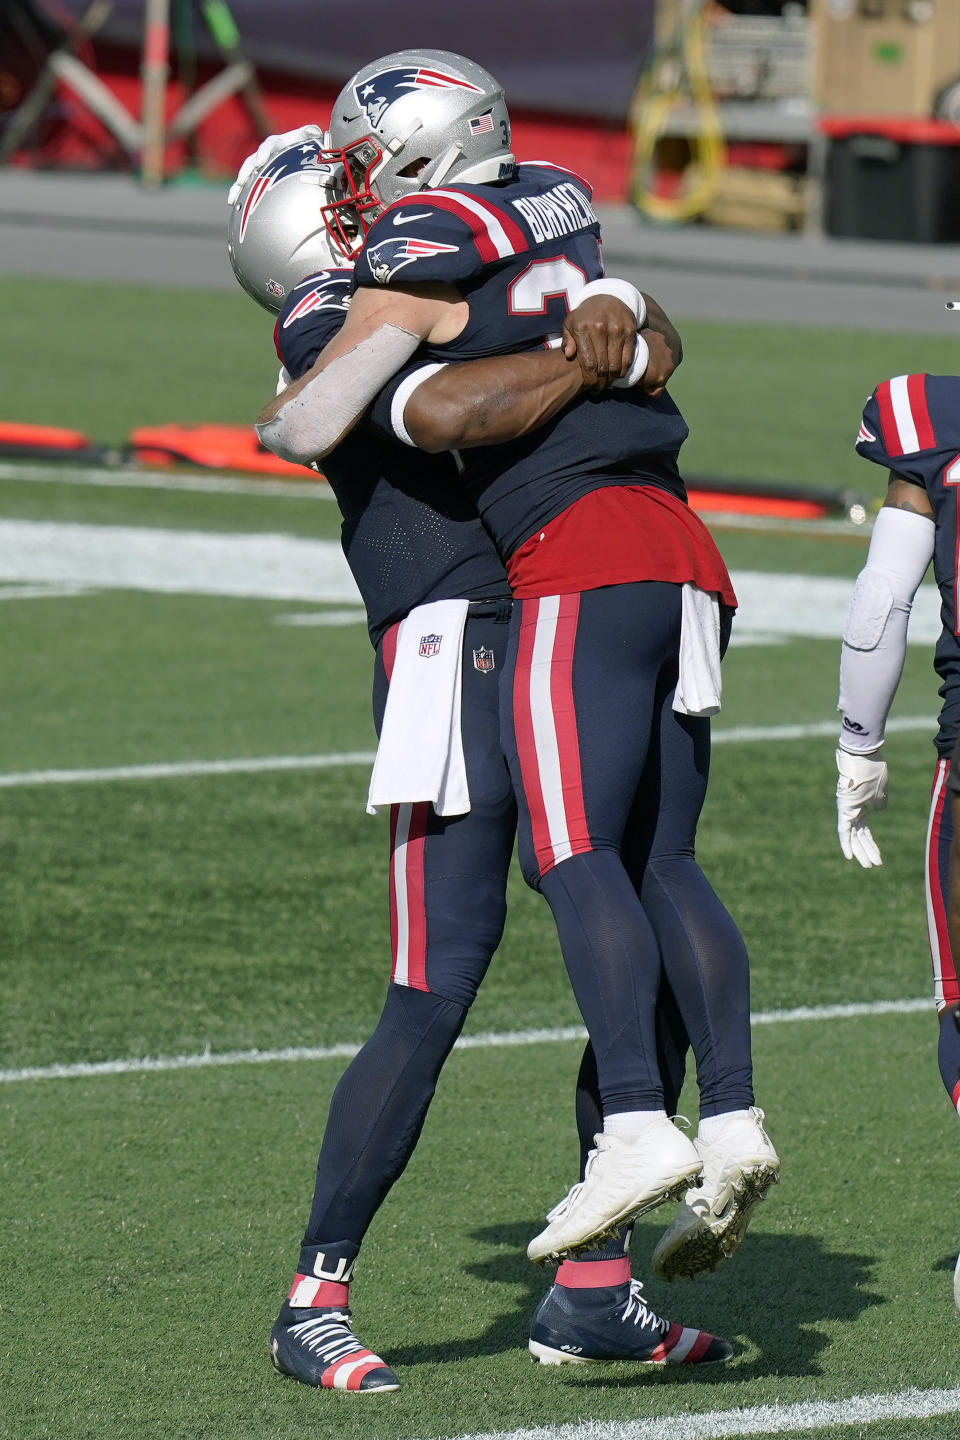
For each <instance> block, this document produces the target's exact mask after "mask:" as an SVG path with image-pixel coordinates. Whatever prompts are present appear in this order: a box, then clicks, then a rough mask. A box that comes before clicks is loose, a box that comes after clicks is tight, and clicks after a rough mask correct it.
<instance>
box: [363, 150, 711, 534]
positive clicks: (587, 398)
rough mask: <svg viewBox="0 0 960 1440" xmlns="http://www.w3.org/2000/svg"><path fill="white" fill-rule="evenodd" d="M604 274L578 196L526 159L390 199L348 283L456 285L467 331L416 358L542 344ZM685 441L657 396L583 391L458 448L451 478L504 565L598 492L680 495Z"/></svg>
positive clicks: (564, 174) (567, 181)
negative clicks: (505, 174) (527, 423)
mask: <svg viewBox="0 0 960 1440" xmlns="http://www.w3.org/2000/svg"><path fill="white" fill-rule="evenodd" d="M602 273H603V267H602V263H601V258H600V230H599V224H598V222H597V218H596V216H595V214H594V212H593V210H592V208H591V205H590V187H589V186H588V185H587V184H586V182H585V181H583V180H581V179H580V178H579V177H578V176H576V175H574V174H572V172H570V171H568V170H563V169H560V168H559V167H557V166H552V165H547V164H540V163H534V164H525V165H520V166H519V167H518V169H517V175H516V178H515V179H513V180H508V181H505V182H501V183H497V184H492V185H461V186H450V187H449V188H446V189H440V190H429V191H423V192H422V193H420V194H418V195H411V196H405V197H404V198H403V199H402V200H400V201H397V202H396V203H395V204H394V205H392V206H391V207H390V208H389V209H388V210H387V211H385V212H384V214H383V215H382V216H381V217H380V219H379V220H378V221H377V223H376V224H375V225H374V226H373V227H372V229H371V230H370V233H369V235H368V236H367V241H366V244H365V246H364V249H363V253H362V254H361V256H360V259H359V260H358V262H357V268H356V273H355V280H356V283H357V284H358V285H365V286H375V285H391V284H396V285H416V284H425V283H436V282H440V281H442V282H446V283H448V284H451V285H454V286H456V288H457V289H458V290H459V292H460V293H461V294H462V295H463V297H464V298H465V299H466V300H467V301H468V302H469V306H470V316H469V320H468V322H467V324H466V327H465V328H464V330H463V331H462V332H461V334H460V335H458V336H457V337H456V339H455V340H451V341H449V342H448V343H447V344H444V345H425V346H423V347H422V348H421V350H420V351H419V352H418V359H420V360H421V361H422V360H424V359H425V360H429V361H453V360H470V359H477V358H479V357H481V356H485V355H492V354H507V353H514V352H518V351H523V350H530V349H532V348H534V347H536V346H538V345H543V344H544V342H545V340H546V339H547V337H549V336H550V335H552V334H556V333H558V332H559V331H560V329H561V327H562V325H563V320H564V317H565V316H566V314H567V312H568V310H569V309H570V308H571V306H572V305H574V304H576V300H577V296H578V295H579V293H580V291H581V290H582V289H583V286H584V285H585V284H586V283H587V282H588V281H590V280H594V279H598V278H599V277H600V276H601V275H602ZM397 383H398V382H396V381H395V382H394V384H393V386H392V387H391V391H390V394H391V395H392V394H393V393H395V390H396V387H397ZM377 413H378V415H380V417H381V418H382V419H383V420H384V421H385V420H386V416H385V412H384V411H382V410H378V412H377ZM686 436H687V427H686V424H685V422H684V419H683V416H682V415H681V414H680V412H679V410H678V409H677V407H676V405H674V403H673V401H672V400H671V399H670V397H669V396H668V395H666V394H664V395H660V396H658V397H657V398H656V399H651V397H650V396H648V395H645V394H643V393H642V392H640V391H637V390H610V391H605V392H603V393H601V394H599V395H584V396H582V397H581V398H580V399H578V400H577V401H575V402H574V403H573V404H572V405H570V406H568V407H567V409H566V410H564V411H563V412H562V413H561V414H560V415H558V416H557V417H556V418H555V419H554V420H552V421H550V422H548V424H547V425H545V426H542V427H541V428H540V429H538V430H536V431H535V432H534V433H533V434H531V435H528V436H526V437H524V438H522V439H520V440H517V441H512V442H510V443H508V444H504V445H498V446H496V447H495V448H487V449H475V450H468V451H464V453H463V455H462V457H461V458H462V461H463V464H464V470H463V474H462V479H463V481H464V483H465V485H466V487H467V489H468V490H469V492H470V494H471V496H472V497H473V499H474V501H475V502H476V504H477V507H478V509H479V511H480V513H481V514H482V516H483V519H484V523H485V524H486V525H487V528H488V529H489V531H490V533H491V534H492V536H493V538H494V540H495V541H496V544H497V548H498V549H499V551H500V553H501V554H502V555H503V556H509V555H511V554H512V553H513V551H514V550H515V549H516V548H517V547H518V546H519V545H520V544H521V543H522V542H523V541H524V540H525V539H526V538H527V537H528V536H529V535H531V534H532V533H533V532H534V531H536V530H537V529H538V528H539V527H540V526H541V525H543V524H545V523H546V522H547V521H548V520H552V519H553V518H554V517H555V516H556V515H558V514H559V513H560V512H561V511H562V510H565V509H567V507H568V506H569V505H571V504H573V502H574V501H575V500H578V499H580V497H581V496H583V495H585V494H587V493H588V492H589V491H591V490H596V489H599V488H601V487H602V486H604V485H617V484H630V485H636V484H637V483H649V484H653V485H659V486H662V487H663V488H664V489H668V490H670V491H671V492H672V493H673V494H675V495H678V496H679V497H680V498H681V499H684V498H685V493H684V488H683V482H682V481H681V479H680V475H679V471H678V469H677V455H678V453H679V450H680V446H681V445H682V444H683V441H684V440H685V439H686Z"/></svg>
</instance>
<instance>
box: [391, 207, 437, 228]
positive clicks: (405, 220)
mask: <svg viewBox="0 0 960 1440" xmlns="http://www.w3.org/2000/svg"><path fill="white" fill-rule="evenodd" d="M432 214H433V211H432V210H418V211H417V213H416V215H394V217H393V223H394V225H409V224H410V222H411V221H412V220H429V219H430V217H431V215H432Z"/></svg>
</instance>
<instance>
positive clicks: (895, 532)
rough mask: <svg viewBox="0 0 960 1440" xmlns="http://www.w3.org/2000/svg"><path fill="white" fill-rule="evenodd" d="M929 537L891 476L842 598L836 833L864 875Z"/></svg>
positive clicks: (926, 523)
mask: <svg viewBox="0 0 960 1440" xmlns="http://www.w3.org/2000/svg"><path fill="white" fill-rule="evenodd" d="M934 535H935V528H934V515H933V508H932V506H931V504H930V500H929V498H928V496H927V493H926V491H925V490H924V489H923V487H922V486H920V485H916V484H914V483H913V482H912V481H910V480H906V479H904V477H903V476H901V475H897V474H894V473H891V475H890V483H889V485H888V488H887V497H886V499H885V501H884V503H883V507H882V509H881V510H880V513H879V514H878V516H877V519H876V523H875V525H874V528H873V535H872V537H871V540H870V549H869V551H868V552H867V563H866V565H865V566H864V568H863V570H861V572H860V574H859V575H858V577H857V581H856V584H855V586H854V590H853V594H852V596H851V598H850V606H849V609H848V611H847V618H846V621H845V622H844V627H843V645H842V647H841V651H840V696H839V700H838V702H837V708H838V709H839V710H840V712H841V715H842V724H841V730H840V740H839V745H838V749H837V757H836V758H837V771H838V780H837V833H838V835H839V839H840V847H841V849H842V850H843V853H844V855H845V856H846V858H847V859H848V860H852V859H856V860H857V861H859V863H860V864H861V865H862V866H863V868H864V869H865V870H868V869H870V868H871V866H873V865H880V864H881V863H882V862H881V857H880V851H879V849H878V848H877V845H876V842H875V841H874V839H873V836H872V835H871V833H870V829H869V827H868V825H867V823H866V822H867V816H868V815H869V812H870V811H871V810H882V809H883V808H884V807H885V805H886V803H887V778H888V777H887V766H886V763H885V761H884V759H883V753H882V752H883V737H884V729H885V727H886V722H887V716H888V715H889V713H890V707H891V705H892V704H893V698H894V696H895V694H896V692H897V686H898V685H899V683H900V676H901V674H902V672H903V664H904V660H905V658H906V652H907V624H908V621H909V619H910V610H911V607H912V605H913V600H914V596H915V595H916V593H917V590H918V589H919V587H920V582H921V581H922V579H923V577H924V574H925V573H926V570H927V567H928V565H929V564H930V561H931V559H932V558H933V543H934Z"/></svg>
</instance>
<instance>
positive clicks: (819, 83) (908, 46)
mask: <svg viewBox="0 0 960 1440" xmlns="http://www.w3.org/2000/svg"><path fill="white" fill-rule="evenodd" d="M810 20H811V23H812V26H813V42H814V44H813V49H814V100H815V104H816V105H817V107H818V108H819V110H820V111H821V113H823V114H826V115H833V114H848V115H849V114H861V115H902V116H910V117H916V118H918V119H919V118H926V117H930V116H932V115H933V112H934V104H935V101H936V98H937V96H938V94H939V93H940V91H941V90H943V89H944V88H945V87H946V86H947V85H949V84H951V83H952V82H953V81H955V80H960V0H810Z"/></svg>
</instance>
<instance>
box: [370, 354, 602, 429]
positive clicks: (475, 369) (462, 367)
mask: <svg viewBox="0 0 960 1440" xmlns="http://www.w3.org/2000/svg"><path fill="white" fill-rule="evenodd" d="M418 373H420V374H423V376H424V378H423V379H422V380H421V381H420V383H417V379H418ZM582 390H583V374H582V372H581V369H580V366H579V365H577V364H576V363H575V362H574V361H571V360H568V359H567V357H566V356H565V355H564V354H563V352H562V351H561V350H537V351H534V352H532V353H527V354H523V355H496V356H491V357H490V359H488V360H468V361H465V362H463V363H462V364H458V365H444V366H443V367H442V368H441V369H436V370H433V369H432V367H427V370H426V371H424V372H415V374H414V375H413V376H411V377H410V382H409V388H408V389H406V390H403V389H400V390H398V392H397V395H396V396H395V403H394V405H393V407H392V411H393V428H394V433H396V434H398V435H400V436H401V438H404V439H407V440H408V442H409V443H410V444H412V445H415V446H416V447H417V449H418V450H427V451H430V452H432V453H437V452H439V451H442V450H466V449H470V448H471V447H472V446H476V445H499V444H501V443H502V442H503V441H505V440H515V439H517V438H518V437H519V436H521V435H526V434H528V433H529V432H530V431H531V430H536V429H537V428H538V427H539V426H540V425H543V424H545V423H546V422H547V421H548V420H550V419H552V418H553V416H554V415H556V414H557V413H558V412H559V411H560V410H562V409H563V408H564V406H565V405H568V404H569V403H570V401H571V400H573V399H575V397H576V396H577V395H579V394H580V393H581V391H582Z"/></svg>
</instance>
